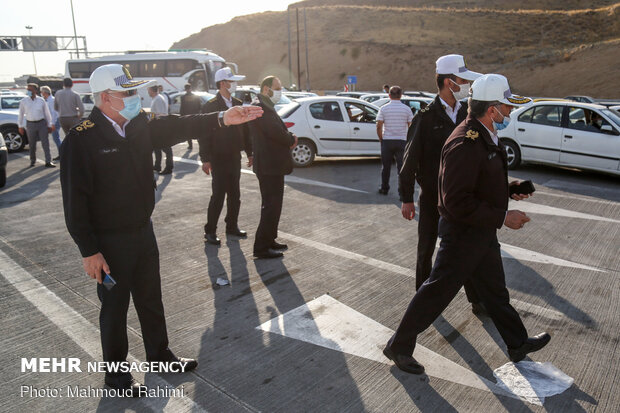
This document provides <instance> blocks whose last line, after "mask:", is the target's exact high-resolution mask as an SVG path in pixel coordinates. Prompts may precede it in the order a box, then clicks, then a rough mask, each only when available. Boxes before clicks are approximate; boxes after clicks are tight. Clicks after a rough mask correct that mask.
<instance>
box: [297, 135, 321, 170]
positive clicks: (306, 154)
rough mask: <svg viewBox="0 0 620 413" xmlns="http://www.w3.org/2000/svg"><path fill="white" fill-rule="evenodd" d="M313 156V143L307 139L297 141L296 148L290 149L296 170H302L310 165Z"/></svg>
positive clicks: (314, 152)
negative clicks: (300, 168)
mask: <svg viewBox="0 0 620 413" xmlns="http://www.w3.org/2000/svg"><path fill="white" fill-rule="evenodd" d="M315 155H316V149H315V147H314V142H312V141H311V140H309V139H299V141H298V142H297V146H295V147H294V148H293V149H291V156H292V158H293V164H294V165H295V166H296V167H298V168H299V167H302V168H303V167H305V166H308V165H310V164H312V162H314V156H315Z"/></svg>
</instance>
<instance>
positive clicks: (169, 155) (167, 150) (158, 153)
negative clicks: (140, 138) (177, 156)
mask: <svg viewBox="0 0 620 413" xmlns="http://www.w3.org/2000/svg"><path fill="white" fill-rule="evenodd" d="M153 152H155V163H154V164H153V166H155V167H156V168H157V169H161V153H162V152H163V153H165V154H166V169H170V170H172V168H173V167H174V160H173V159H172V148H171V147H167V148H162V149H155V150H153Z"/></svg>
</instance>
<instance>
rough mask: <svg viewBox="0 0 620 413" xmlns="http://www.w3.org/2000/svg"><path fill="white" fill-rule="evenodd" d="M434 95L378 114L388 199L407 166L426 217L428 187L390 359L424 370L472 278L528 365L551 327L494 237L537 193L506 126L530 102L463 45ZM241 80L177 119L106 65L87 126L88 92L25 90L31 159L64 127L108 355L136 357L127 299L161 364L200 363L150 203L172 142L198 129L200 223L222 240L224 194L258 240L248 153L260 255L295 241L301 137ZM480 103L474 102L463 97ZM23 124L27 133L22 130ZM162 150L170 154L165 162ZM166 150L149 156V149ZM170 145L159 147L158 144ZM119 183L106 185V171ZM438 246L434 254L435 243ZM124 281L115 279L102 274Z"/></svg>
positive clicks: (278, 88) (184, 106)
mask: <svg viewBox="0 0 620 413" xmlns="http://www.w3.org/2000/svg"><path fill="white" fill-rule="evenodd" d="M435 77H436V83H437V96H436V97H435V99H434V101H433V102H432V103H430V104H429V105H428V106H427V107H425V108H424V109H422V110H420V111H418V113H417V114H416V115H415V116H413V115H412V112H411V110H410V109H409V108H408V107H407V106H405V105H403V104H401V103H400V99H401V96H402V89H401V88H400V87H399V86H391V87H390V86H388V85H385V86H384V89H385V90H386V91H387V92H388V93H389V97H390V99H391V102H390V103H388V104H386V105H385V106H383V107H382V108H381V109H380V111H379V114H378V117H377V135H378V137H379V140H380V144H381V159H382V172H381V186H380V188H379V193H380V194H384V195H385V194H387V193H388V191H389V189H390V187H389V181H390V179H389V178H390V169H391V165H392V163H393V161H394V160H395V161H396V165H397V168H398V169H397V172H398V177H399V179H398V182H399V187H398V192H399V195H400V199H401V201H402V206H401V213H402V216H403V217H404V218H405V219H407V220H412V219H414V217H415V215H416V209H415V208H416V207H415V204H414V186H415V182H417V183H418V185H419V187H420V195H419V199H418V207H419V212H418V214H419V223H418V246H417V264H416V293H415V295H414V297H413V299H412V300H411V303H410V304H409V306H408V308H407V310H406V312H405V314H404V316H403V318H402V321H401V322H400V325H399V327H398V329H397V330H396V332H395V333H394V335H393V337H392V338H391V339H390V341H389V342H388V343H387V345H386V346H385V349H384V354H385V356H386V357H388V358H389V359H390V360H392V361H393V362H394V363H395V364H396V366H397V367H398V368H400V369H401V370H403V371H406V372H409V373H414V374H420V373H422V372H423V371H424V367H423V366H422V365H421V364H420V363H419V362H418V361H417V360H416V359H415V358H413V351H414V348H415V343H416V337H417V335H419V334H420V333H421V332H422V331H424V330H425V329H426V328H428V327H429V326H430V324H431V323H432V322H433V321H434V320H435V319H436V318H437V317H438V316H439V315H440V314H441V312H442V311H443V310H444V309H445V308H446V307H447V306H448V304H449V303H450V302H451V301H452V299H453V298H454V297H455V295H456V294H457V292H458V291H459V290H460V288H461V287H463V286H464V287H465V291H466V293H467V298H468V300H469V301H470V302H471V305H472V311H473V312H474V313H475V314H478V315H483V314H486V315H488V316H489V317H490V318H491V319H492V320H493V322H494V323H495V325H496V327H497V329H498V331H499V332H500V335H501V336H502V339H503V340H504V342H505V344H506V346H507V352H508V355H509V358H510V359H511V360H512V361H514V362H518V361H520V360H522V359H523V358H524V357H525V356H526V355H527V354H528V353H530V352H533V351H537V350H539V349H541V348H542V347H544V346H545V345H546V344H547V343H548V342H549V340H550V336H549V335H548V334H547V333H542V334H539V335H537V336H534V337H528V334H527V331H526V329H525V326H524V325H523V322H522V321H521V318H520V317H519V315H518V313H517V312H516V311H515V309H514V308H513V307H512V306H511V304H510V298H509V294H508V290H507V288H506V284H505V280H504V272H503V267H502V261H501V256H500V248H499V243H498V241H497V234H496V231H497V229H499V228H501V227H502V226H506V227H508V228H511V229H514V230H519V229H521V228H523V226H524V225H525V224H526V223H527V222H529V221H530V219H529V217H527V215H526V214H524V213H523V212H520V211H518V210H508V200H509V198H512V199H514V200H517V201H519V200H522V199H525V198H527V197H528V196H529V194H527V193H518V191H514V189H515V188H517V185H518V184H519V182H517V181H514V182H510V183H509V182H508V176H507V159H506V151H505V148H504V147H503V144H502V143H501V142H500V141H499V140H498V138H497V130H498V129H499V128H500V127H501V125H502V124H503V123H505V121H506V119H508V118H509V114H510V111H511V110H512V109H513V108H515V107H518V106H522V105H527V104H529V103H530V102H531V99H528V98H524V97H522V96H516V95H514V94H512V92H511V90H510V87H509V84H508V80H507V79H506V78H505V77H504V76H501V75H498V74H487V75H482V74H480V73H476V72H473V71H470V70H469V69H468V68H467V67H466V66H465V61H464V59H463V57H462V56H460V55H446V56H442V57H440V58H439V59H438V60H437V62H436V73H435ZM244 78H245V77H244V76H241V75H235V74H233V72H232V71H231V70H230V69H229V68H223V69H220V70H218V71H217V72H216V74H215V81H216V86H217V89H218V91H217V95H216V96H215V97H214V98H213V99H211V100H209V101H208V102H206V103H205V104H204V105H201V103H200V98H198V97H197V96H195V95H193V93H192V90H191V86H190V85H187V86H186V88H185V91H186V94H185V95H184V96H183V97H182V99H181V116H170V115H168V104H169V102H168V101H167V99H166V98H165V96H164V95H162V94H161V91H160V90H159V89H158V85H153V84H152V82H151V81H147V80H134V79H133V78H132V76H131V74H130V72H129V71H128V70H127V68H125V67H123V66H121V65H117V64H110V65H104V66H101V67H99V68H97V69H96V70H95V71H94V72H93V73H92V75H91V78H90V81H89V83H90V87H91V90H92V92H93V97H94V101H95V107H94V109H93V111H92V113H91V114H90V116H89V117H88V119H86V120H83V121H81V120H80V119H81V116H82V114H83V111H84V108H83V106H82V104H81V101H80V99H79V96H78V97H77V99H76V96H77V94H75V92H73V91H72V90H71V81H70V79H66V80H65V88H64V89H63V90H61V91H59V92H57V93H56V96H55V98H54V96H52V95H51V91H50V90H49V88H45V87H43V88H41V92H42V95H43V96H42V97H40V96H38V93H39V88H38V86H37V85H34V84H29V85H28V92H29V93H28V94H29V97H28V98H25V99H24V100H23V101H22V104H21V105H20V112H19V121H20V125H23V126H22V127H25V128H26V129H27V130H28V136H29V139H30V160H31V165H34V163H35V161H36V143H37V142H38V141H41V144H42V146H43V149H44V153H45V162H46V166H47V167H54V166H55V164H54V163H53V162H52V161H53V160H52V158H51V154H50V150H49V141H48V134H49V133H54V132H57V130H58V128H59V127H62V128H63V130H64V131H65V133H66V137H65V140H64V141H63V142H62V145H61V144H60V139H59V138H58V136H57V135H53V138H54V142H55V143H56V144H57V146H58V148H59V151H60V179H61V186H62V195H63V204H64V211H65V219H66V224H67V228H68V230H69V233H70V235H71V236H72V238H73V240H74V241H75V243H76V244H77V246H78V249H79V251H80V253H81V255H82V257H83V266H84V270H85V271H86V273H87V274H88V275H89V276H90V277H91V278H93V279H96V280H97V282H98V285H97V292H98V296H99V298H100V300H101V314H100V330H101V337H102V347H103V358H104V361H125V359H126V357H127V349H128V347H127V326H126V315H127V310H128V305H129V298H130V296H131V297H133V301H134V305H135V307H136V310H137V312H138V315H139V319H140V323H141V327H142V331H143V336H144V345H145V349H146V354H147V359H148V360H149V361H182V362H184V363H187V364H186V370H191V369H193V368H196V366H197V365H198V363H197V361H196V360H193V359H185V358H179V357H177V356H176V355H174V353H172V351H171V350H170V349H169V346H168V336H167V331H166V321H165V317H164V309H163V303H162V299H161V287H160V273H159V252H158V249H157V241H156V239H155V235H154V232H153V226H152V222H151V213H152V211H153V208H154V205H155V197H154V192H153V187H154V184H155V183H154V176H153V170H155V171H157V172H159V173H160V174H168V173H171V172H172V169H173V162H172V151H171V146H172V145H174V144H176V143H179V142H182V141H187V142H188V145H189V146H190V147H191V145H192V139H198V143H199V155H200V160H201V162H202V170H203V172H204V173H205V174H207V175H210V176H211V177H212V180H211V185H212V193H211V198H210V201H209V204H208V208H207V222H206V224H205V225H204V238H205V242H207V243H209V244H213V245H220V244H221V241H220V239H219V238H218V235H217V224H218V220H219V217H220V214H221V212H222V209H223V204H224V200H226V204H227V210H226V217H225V223H226V234H227V235H230V236H236V237H242V238H245V237H247V235H248V234H247V231H246V230H243V229H241V228H239V222H238V217H239V210H240V206H241V191H240V175H241V174H240V169H241V152H242V151H244V152H245V153H246V155H247V166H248V167H252V168H253V171H254V172H255V174H256V177H257V179H258V183H259V187H260V193H261V213H260V222H259V225H258V228H257V230H256V234H255V241H254V247H253V253H254V257H255V258H257V259H274V258H278V257H281V256H282V255H283V252H284V251H285V250H287V248H288V247H287V245H286V244H283V243H280V242H278V240H277V237H278V225H279V220H280V215H281V212H282V204H283V196H284V176H285V175H287V174H290V173H291V172H292V169H293V165H292V159H291V156H290V150H291V149H292V148H293V147H294V146H295V145H296V144H297V137H296V136H295V135H294V134H292V133H291V132H289V131H288V129H287V127H286V126H285V124H284V122H283V121H282V119H281V118H280V117H279V116H278V114H277V112H276V111H275V109H274V105H275V104H276V103H277V102H278V101H279V100H280V97H281V93H282V84H281V82H280V80H279V79H278V78H277V77H275V76H268V77H266V78H265V79H263V81H262V82H261V84H260V93H259V94H258V96H257V98H256V100H255V101H254V102H252V104H251V105H244V104H243V102H241V101H240V100H239V99H236V98H235V97H234V96H233V94H234V91H235V88H236V83H237V82H238V81H241V80H243V79H244ZM144 87H148V93H149V95H150V96H151V98H152V105H151V115H150V116H147V115H146V114H145V113H144V112H143V111H141V100H140V96H139V95H138V93H137V91H138V89H140V88H144ZM464 98H468V101H467V103H463V102H462V101H463V99H464ZM20 132H23V130H21V131H20ZM161 151H163V152H164V153H165V154H166V164H165V168H164V170H163V171H162V170H161ZM153 152H155V163H154V164H153V158H152V153H153ZM158 154H159V155H158ZM110 181H113V182H115V185H107V184H105V182H110ZM438 237H440V238H441V243H440V248H439V252H438V254H437V257H436V258H435V262H434V263H433V261H432V256H433V252H434V249H435V244H436V241H437V238H438ZM104 279H105V280H109V279H111V280H113V281H112V283H110V282H108V283H103V281H104ZM105 383H106V384H107V385H109V386H111V387H113V388H116V389H133V390H134V394H136V395H137V394H139V389H140V388H141V387H142V386H143V385H142V384H140V383H138V382H137V381H136V380H135V379H134V378H133V377H132V376H131V374H128V373H123V374H118V373H111V372H109V373H106V376H105Z"/></svg>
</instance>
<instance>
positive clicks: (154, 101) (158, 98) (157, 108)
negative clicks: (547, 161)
mask: <svg viewBox="0 0 620 413" xmlns="http://www.w3.org/2000/svg"><path fill="white" fill-rule="evenodd" d="M148 93H149V96H150V97H151V115H152V116H153V117H155V118H160V117H164V116H168V101H167V100H166V98H165V97H164V96H163V95H162V94H161V93H160V92H159V86H157V85H155V86H150V87H149V88H148ZM162 152H163V153H165V154H166V167H165V168H164V170H163V171H162V170H161V153H162ZM154 153H155V163H154V164H153V170H154V171H155V172H157V173H159V174H160V175H170V174H171V173H172V168H173V167H174V160H173V158H172V148H171V147H169V146H168V147H164V148H161V149H155V151H154Z"/></svg>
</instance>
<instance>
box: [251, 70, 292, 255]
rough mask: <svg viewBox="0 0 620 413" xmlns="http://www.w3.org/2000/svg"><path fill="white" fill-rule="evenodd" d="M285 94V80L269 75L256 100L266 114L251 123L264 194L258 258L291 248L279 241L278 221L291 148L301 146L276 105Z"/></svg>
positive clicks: (290, 168) (257, 248) (255, 156)
mask: <svg viewBox="0 0 620 413" xmlns="http://www.w3.org/2000/svg"><path fill="white" fill-rule="evenodd" d="M281 97H282V83H280V79H278V78H277V77H275V76H268V77H266V78H265V79H264V80H263V81H262V83H261V85H260V94H259V95H258V97H257V99H256V100H255V101H254V102H253V103H252V105H254V106H259V107H261V108H262V109H263V112H264V115H263V116H262V117H261V118H260V119H257V121H256V122H252V123H250V125H249V126H250V134H251V136H252V147H253V149H254V173H256V177H257V178H258V183H259V185H260V195H261V201H262V205H261V212H260V223H259V224H258V229H257V230H256V239H255V241H254V256H255V257H256V258H276V257H281V256H282V251H284V250H286V249H287V246H286V245H285V244H280V243H278V242H277V241H276V238H277V237H278V223H279V222H280V213H281V212H282V200H283V197H284V175H288V174H290V173H291V172H292V171H293V160H292V158H291V149H292V148H294V147H295V145H297V136H295V135H294V134H292V133H291V132H289V131H288V129H287V128H286V126H285V125H284V122H283V121H282V119H281V118H280V116H278V113H277V112H276V110H275V109H274V105H275V104H276V103H277V102H278V101H279V100H280V98H281Z"/></svg>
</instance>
